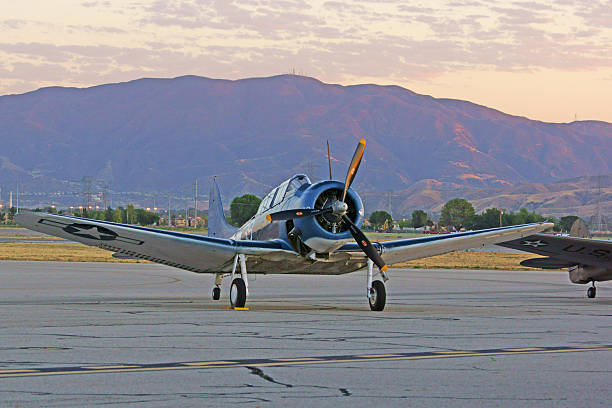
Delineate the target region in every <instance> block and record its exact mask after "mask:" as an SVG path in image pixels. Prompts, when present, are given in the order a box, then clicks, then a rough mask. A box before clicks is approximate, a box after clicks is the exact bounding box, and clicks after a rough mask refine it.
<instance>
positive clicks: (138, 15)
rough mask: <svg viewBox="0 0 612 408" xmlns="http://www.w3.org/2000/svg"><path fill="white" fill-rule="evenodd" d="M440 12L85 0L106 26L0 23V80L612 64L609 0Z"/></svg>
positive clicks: (444, 5) (253, 1)
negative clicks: (0, 31)
mask: <svg viewBox="0 0 612 408" xmlns="http://www.w3.org/2000/svg"><path fill="white" fill-rule="evenodd" d="M432 4H433V3H427V2H422V3H410V4H408V3H406V2H405V1H399V0H398V1H374V0H367V1H357V0H356V1H340V0H308V1H306V0H281V1H275V0H244V1H237V0H166V1H161V0H160V1H154V2H148V3H146V2H145V3H138V2H135V1H134V2H130V3H125V2H119V1H108V0H107V1H85V2H83V3H81V6H82V8H83V10H86V12H87V13H88V14H87V15H91V13H92V9H95V10H93V12H94V13H96V16H100V18H99V20H98V19H96V20H95V21H94V20H91V19H90V20H87V19H84V20H83V21H82V23H81V24H78V23H74V20H70V23H67V22H63V21H55V20H53V21H51V20H49V21H26V20H23V19H20V18H18V16H7V17H6V19H5V20H2V21H0V27H2V28H3V29H4V30H6V31H7V32H10V33H11V37H10V39H9V37H5V38H4V39H0V41H2V42H1V43H0V52H2V64H1V65H0V66H3V67H4V71H2V72H0V80H2V84H3V85H2V86H4V83H8V82H9V80H10V81H12V82H11V84H15V83H17V82H15V81H17V80H18V79H19V76H20V75H21V82H20V83H21V84H27V83H30V81H35V78H41V80H40V81H41V83H44V82H45V81H52V80H55V79H54V78H60V77H61V76H64V78H65V81H64V82H65V83H78V81H83V84H92V83H99V82H100V81H103V80H107V79H108V80H110V81H114V80H118V79H117V78H125V77H126V75H127V73H130V74H131V75H134V76H135V77H138V76H153V75H159V76H163V75H166V76H177V75H182V74H190V73H193V74H200V75H211V76H221V77H223V76H225V77H233V78H235V77H248V76H252V75H269V74H275V73H279V72H287V71H289V70H290V69H291V68H292V67H296V68H298V69H299V70H301V71H306V72H308V73H311V74H312V75H317V76H321V77H324V78H326V79H328V80H335V81H344V80H346V79H347V78H359V77H367V78H373V79H376V78H379V79H380V81H381V82H387V83H388V82H389V81H396V80H397V81H399V80H413V79H415V78H422V79H424V80H426V79H428V78H434V77H436V76H439V75H443V74H445V73H448V72H453V71H462V70H465V71H468V70H475V69H487V70H498V71H509V72H517V71H527V72H529V71H533V70H538V69H544V68H552V69H561V70H586V69H595V68H598V67H610V66H612V49H611V45H610V44H612V41H610V40H611V39H612V28H611V27H610V23H609V22H610V21H612V15H611V13H612V9H611V8H610V7H606V6H607V4H606V2H597V1H594V2H588V1H586V0H585V1H578V2H577V3H574V2H569V1H568V2H566V3H563V1H560V2H559V3H557V4H555V7H553V6H550V5H547V4H545V3H543V2H542V3H540V2H538V3H529V2H526V1H524V0H522V1H517V2H512V1H509V2H505V1H495V0H492V1H491V2H481V1H448V2H445V1H441V2H438V3H435V4H436V5H435V6H434V5H432ZM77 11H78V10H74V12H75V13H77ZM117 13H122V14H121V16H118V15H117ZM66 21H68V19H67V20H66ZM26 28H27V29H26ZM9 30H10V31H9ZM32 32H34V33H35V34H34V35H33V34H32ZM36 33H37V34H36ZM53 64H56V65H57V67H56V68H52V65H53ZM47 70H48V71H49V74H48V75H47V74H46V71H47ZM11 86H14V85H11ZM6 89H8V88H6V87H5V88H0V92H3V91H5V90H6Z"/></svg>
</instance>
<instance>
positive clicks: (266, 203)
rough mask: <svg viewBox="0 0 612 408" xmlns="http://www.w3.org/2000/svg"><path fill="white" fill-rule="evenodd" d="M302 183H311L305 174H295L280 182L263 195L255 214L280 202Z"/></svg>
mask: <svg viewBox="0 0 612 408" xmlns="http://www.w3.org/2000/svg"><path fill="white" fill-rule="evenodd" d="M304 184H311V183H310V179H309V178H308V176H307V175H305V174H296V175H295V176H293V177H291V178H290V179H289V180H286V181H284V182H282V183H281V185H280V186H278V187H276V188H275V189H274V190H272V191H270V192H269V193H268V194H267V195H266V196H265V197H264V199H263V200H261V204H259V209H258V210H257V214H261V213H262V212H264V211H266V210H269V209H270V208H272V207H274V206H277V205H278V204H280V203H282V202H283V200H284V199H285V198H287V197H289V196H291V195H292V194H293V193H294V192H295V190H297V189H298V188H300V187H301V186H302V185H304Z"/></svg>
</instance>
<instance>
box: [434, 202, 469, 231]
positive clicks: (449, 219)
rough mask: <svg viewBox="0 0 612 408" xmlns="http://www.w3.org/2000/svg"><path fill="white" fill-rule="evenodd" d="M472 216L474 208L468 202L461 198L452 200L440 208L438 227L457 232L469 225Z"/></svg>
mask: <svg viewBox="0 0 612 408" xmlns="http://www.w3.org/2000/svg"><path fill="white" fill-rule="evenodd" d="M473 216H474V207H473V206H472V204H471V203H470V202H469V201H467V200H466V199H463V198H453V199H452V200H450V201H448V202H447V203H446V204H444V207H442V213H441V215H440V225H443V226H446V227H450V228H453V229H455V230H459V229H461V227H463V226H464V225H466V224H467V223H469V222H470V220H471V219H472V217H473Z"/></svg>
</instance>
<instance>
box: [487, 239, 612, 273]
mask: <svg viewBox="0 0 612 408" xmlns="http://www.w3.org/2000/svg"><path fill="white" fill-rule="evenodd" d="M497 245H500V246H503V247H506V248H512V249H518V250H520V251H525V252H531V253H534V254H538V255H544V256H546V258H534V259H528V260H525V261H523V262H521V265H523V266H529V267H532V268H545V269H560V268H566V267H571V266H574V265H592V266H609V265H610V263H611V262H612V241H604V240H599V239H586V238H574V237H558V236H555V235H550V234H534V235H530V236H528V237H525V238H519V239H514V240H511V241H506V242H502V243H499V244H497Z"/></svg>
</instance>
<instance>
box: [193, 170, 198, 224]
mask: <svg viewBox="0 0 612 408" xmlns="http://www.w3.org/2000/svg"><path fill="white" fill-rule="evenodd" d="M193 202H194V207H195V208H194V210H193V227H194V228H198V179H196V182H195V195H194V196H193Z"/></svg>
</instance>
